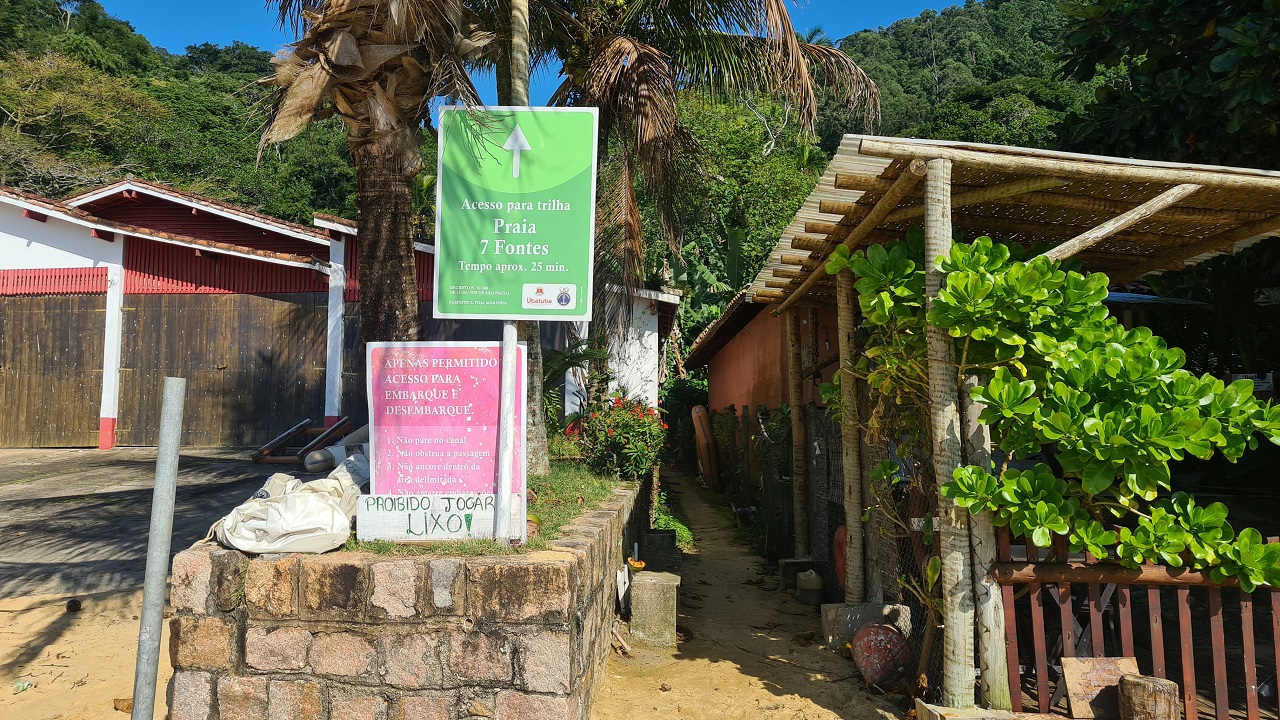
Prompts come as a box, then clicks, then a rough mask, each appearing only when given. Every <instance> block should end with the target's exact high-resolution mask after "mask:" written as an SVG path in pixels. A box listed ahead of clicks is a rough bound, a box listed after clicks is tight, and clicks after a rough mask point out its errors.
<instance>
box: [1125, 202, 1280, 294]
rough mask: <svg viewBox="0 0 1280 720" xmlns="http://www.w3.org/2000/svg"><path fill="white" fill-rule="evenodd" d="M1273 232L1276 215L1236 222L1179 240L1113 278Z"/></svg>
mask: <svg viewBox="0 0 1280 720" xmlns="http://www.w3.org/2000/svg"><path fill="white" fill-rule="evenodd" d="M1277 232H1280V216H1273V217H1269V218H1264V219H1262V220H1255V221H1253V222H1250V223H1246V224H1244V225H1240V226H1239V227H1234V228H1231V229H1229V230H1225V231H1223V232H1220V233H1214V234H1213V235H1211V236H1210V237H1207V238H1205V239H1203V240H1197V241H1194V242H1191V243H1187V244H1183V245H1181V246H1179V247H1176V248H1174V249H1172V250H1170V251H1169V252H1167V253H1163V254H1161V255H1157V256H1155V257H1153V258H1151V259H1150V260H1145V261H1143V262H1140V263H1138V264H1137V265H1135V266H1133V267H1131V268H1129V269H1127V270H1126V271H1125V272H1122V273H1118V274H1117V277H1118V280H1117V282H1128V281H1130V280H1136V279H1138V278H1140V277H1142V276H1143V275H1146V274H1147V273H1149V272H1154V271H1156V270H1176V269H1178V268H1179V267H1180V265H1181V263H1182V262H1183V261H1185V260H1189V259H1191V258H1193V257H1196V256H1199V255H1204V254H1206V253H1215V252H1227V251H1229V250H1231V249H1232V248H1233V247H1235V245H1236V243H1239V242H1243V241H1245V240H1250V239H1252V238H1255V237H1258V236H1261V235H1270V234H1273V233H1277Z"/></svg>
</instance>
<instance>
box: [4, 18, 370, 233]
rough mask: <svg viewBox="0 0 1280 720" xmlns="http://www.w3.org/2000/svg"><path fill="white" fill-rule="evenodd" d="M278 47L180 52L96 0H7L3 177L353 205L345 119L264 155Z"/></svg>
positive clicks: (307, 213)
mask: <svg viewBox="0 0 1280 720" xmlns="http://www.w3.org/2000/svg"><path fill="white" fill-rule="evenodd" d="M193 11H194V10H193ZM270 58H271V54H270V53H268V52H265V51H262V50H259V49H258V48H254V47H251V46H249V45H245V44H243V43H235V44H233V45H231V46H228V47H219V46H216V45H210V44H207V43H206V44H201V45H193V46H191V47H188V48H187V52H186V53H185V54H182V55H173V54H170V53H168V52H165V51H164V50H162V49H159V48H155V47H153V46H152V45H151V43H149V42H148V41H147V39H146V38H144V37H143V36H141V35H139V34H137V33H135V32H134V31H133V28H132V27H131V26H130V25H129V24H128V23H127V22H123V21H121V20H118V19H115V18H112V17H110V16H109V15H108V14H107V13H106V12H105V11H104V10H103V8H102V6H100V5H99V4H98V3H96V2H63V3H61V4H59V3H57V2H54V0H0V122H2V125H0V183H3V184H8V185H13V186H17V187H20V188H23V189H26V190H30V191H33V192H38V193H43V194H46V195H52V196H55V197H56V196H60V195H63V194H66V193H68V192H70V191H72V190H75V189H78V188H83V187H85V186H90V185H95V184H98V183H101V182H104V181H106V180H109V179H111V178H115V177H119V176H121V175H123V174H125V173H134V174H136V175H138V176H141V177H146V178H149V179H153V180H160V181H163V182H168V183H172V184H175V185H179V186H181V187H185V188H188V189H191V190H195V191H197V192H204V193H208V194H211V195H215V196H218V197H221V198H225V199H228V200H231V201H234V202H238V203H243V204H246V205H250V206H253V207H257V208H259V209H261V210H263V211H264V212H267V213H269V214H272V215H277V216H279V217H283V218H287V219H291V220H299V221H309V220H310V217H311V213H312V211H313V210H320V211H324V212H330V213H337V214H342V215H348V216H351V215H352V213H353V212H354V210H355V208H354V205H353V197H354V176H353V173H352V171H351V168H350V163H349V162H348V160H347V155H346V152H347V150H346V142H345V133H344V132H343V131H342V129H341V127H340V126H339V124H338V123H337V121H332V122H329V123H324V124H321V125H319V126H317V127H315V128H313V129H312V130H311V131H310V132H308V133H307V134H305V135H304V136H303V137H301V138H298V140H297V141H295V142H293V143H290V144H289V145H288V146H286V147H283V148H279V149H272V150H271V151H269V152H268V153H267V154H265V155H264V156H263V157H262V159H261V162H260V163H259V162H258V158H257V155H258V133H259V130H260V127H261V124H262V122H263V118H264V114H263V109H262V108H261V107H260V106H259V102H260V100H261V99H262V96H263V93H262V91H261V90H260V89H259V88H258V86H257V85H256V81H257V80H258V79H259V78H260V77H262V76H263V75H266V74H268V73H270V71H271V65H270V62H269V61H270Z"/></svg>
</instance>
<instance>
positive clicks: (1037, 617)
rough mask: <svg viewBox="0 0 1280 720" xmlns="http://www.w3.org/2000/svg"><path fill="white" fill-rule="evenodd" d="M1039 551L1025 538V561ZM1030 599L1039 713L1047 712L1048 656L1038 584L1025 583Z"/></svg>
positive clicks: (1030, 559)
mask: <svg viewBox="0 0 1280 720" xmlns="http://www.w3.org/2000/svg"><path fill="white" fill-rule="evenodd" d="M1039 558H1040V549H1039V548H1037V547H1036V545H1035V543H1033V542H1031V539H1030V538H1027V561H1028V562H1030V563H1035V562H1036V561H1037V560H1039ZM1027 587H1028V589H1029V591H1030V599H1031V642H1032V644H1033V646H1034V650H1035V657H1036V702H1037V703H1038V705H1039V708H1040V712H1042V713H1047V712H1049V655H1048V652H1047V651H1046V649H1045V637H1044V607H1043V601H1044V598H1043V595H1042V593H1041V592H1040V583H1039V582H1030V583H1027Z"/></svg>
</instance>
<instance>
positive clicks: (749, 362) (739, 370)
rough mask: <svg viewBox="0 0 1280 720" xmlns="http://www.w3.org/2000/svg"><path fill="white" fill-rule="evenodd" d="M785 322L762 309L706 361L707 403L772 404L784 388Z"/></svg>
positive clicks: (722, 405) (716, 406) (718, 406)
mask: <svg viewBox="0 0 1280 720" xmlns="http://www.w3.org/2000/svg"><path fill="white" fill-rule="evenodd" d="M786 363H787V325H786V323H785V322H784V321H783V319H782V318H776V317H773V316H772V315H770V314H769V312H768V311H767V310H766V311H764V312H761V313H760V314H759V315H757V316H756V317H755V319H754V320H752V321H751V322H749V323H747V326H746V327H745V328H743V329H742V331H741V332H739V333H738V334H737V335H736V336H734V338H733V339H732V340H730V341H729V343H728V344H727V345H725V346H724V347H723V348H721V349H720V352H718V353H716V354H715V355H714V356H713V357H712V358H711V361H710V362H708V363H707V385H708V387H707V404H708V405H709V406H710V409H712V410H723V409H724V408H726V407H728V406H729V405H733V406H735V407H737V408H743V407H749V408H752V409H753V410H754V409H755V408H756V407H758V406H760V405H764V406H766V407H769V408H775V407H777V406H779V405H781V404H782V403H783V402H784V401H785V395H786V392H787V385H786V372H787V364H786Z"/></svg>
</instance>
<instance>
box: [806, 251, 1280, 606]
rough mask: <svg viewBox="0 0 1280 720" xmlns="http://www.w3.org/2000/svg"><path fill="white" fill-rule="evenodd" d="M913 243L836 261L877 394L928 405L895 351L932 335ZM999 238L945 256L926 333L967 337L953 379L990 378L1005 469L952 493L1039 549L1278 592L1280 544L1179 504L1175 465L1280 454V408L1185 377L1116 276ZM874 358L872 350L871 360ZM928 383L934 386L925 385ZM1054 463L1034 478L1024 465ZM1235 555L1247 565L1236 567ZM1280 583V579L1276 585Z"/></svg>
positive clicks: (949, 493) (978, 395) (913, 349)
mask: <svg viewBox="0 0 1280 720" xmlns="http://www.w3.org/2000/svg"><path fill="white" fill-rule="evenodd" d="M913 244H914V240H911V239H909V240H907V241H903V242H898V243H893V244H891V245H890V246H889V247H887V248H881V249H878V250H876V249H874V248H873V249H868V250H867V251H866V252H865V253H862V252H859V253H855V254H853V255H847V256H843V257H841V258H838V259H834V260H833V261H832V262H831V263H829V265H828V271H832V270H834V271H836V272H839V271H841V270H842V269H844V268H847V269H849V270H850V271H851V272H853V273H854V275H855V276H856V277H857V278H858V280H857V282H858V285H859V290H860V291H861V292H863V293H864V294H863V295H862V298H861V301H862V303H863V317H864V324H865V325H866V326H867V327H868V329H869V330H870V335H869V338H868V341H867V347H868V356H869V358H868V359H867V360H866V364H865V365H864V366H863V367H864V368H865V370H866V375H867V377H868V378H876V379H877V380H878V381H879V383H880V385H879V388H880V389H881V392H885V393H886V394H893V393H894V392H899V393H910V394H914V395H920V394H921V392H922V388H921V386H920V383H921V382H922V377H921V375H920V374H919V373H918V372H894V371H892V368H904V367H906V368H913V367H914V366H913V365H911V364H912V363H922V362H923V350H922V346H921V345H916V346H908V345H906V344H905V343H899V344H890V342H889V341H888V340H886V335H887V334H889V333H895V332H897V328H907V329H909V330H910V329H918V328H919V327H920V326H921V325H922V324H923V323H924V320H925V318H924V317H923V303H922V302H921V299H922V290H921V287H920V286H919V284H918V275H919V274H920V273H921V271H919V270H916V266H917V259H920V255H919V254H917V253H916V251H915V249H914V247H913ZM1020 254H1021V251H1020V250H1014V249H1013V248H1010V247H1006V246H1004V245H1002V244H1000V243H996V242H994V241H992V240H991V239H990V238H986V237H983V238H978V239H977V240H975V241H974V242H973V243H972V244H963V243H957V244H955V245H954V246H953V247H952V250H951V252H950V254H949V255H947V256H945V257H942V258H938V259H937V262H938V265H939V267H940V268H941V269H942V270H944V271H946V273H947V275H946V282H945V284H944V286H943V287H942V288H941V289H940V291H939V293H938V297H937V298H936V299H935V300H934V301H933V303H932V306H931V309H930V310H929V312H928V318H927V319H928V322H929V324H931V325H933V326H935V327H941V328H944V329H946V330H947V331H948V333H949V334H950V335H951V337H953V338H955V343H956V356H957V357H958V358H959V363H958V368H957V373H958V375H957V378H960V377H964V376H965V375H968V374H978V375H979V376H980V377H981V378H982V379H984V380H985V382H983V383H982V384H980V385H979V386H977V387H976V388H974V389H973V390H972V392H971V397H972V399H973V400H974V401H975V402H978V403H981V404H982V405H983V406H984V409H983V411H982V413H981V415H980V416H979V422H981V423H983V424H986V425H989V426H990V427H991V431H992V440H993V442H994V443H995V444H996V445H997V446H998V447H999V449H1000V450H1001V454H1002V456H1003V458H1004V460H1003V463H1002V466H1001V467H1000V468H998V469H997V468H984V467H976V466H968V467H962V468H959V469H958V470H957V471H956V473H955V476H954V478H953V479H952V481H951V482H949V483H947V484H946V485H944V486H943V489H942V493H943V495H944V496H946V497H948V498H951V499H952V500H954V501H955V502H956V504H957V505H959V506H961V507H965V508H968V509H969V510H970V511H971V512H981V511H984V510H989V511H991V512H992V513H993V515H994V522H995V523H996V524H998V525H1008V526H1009V527H1010V528H1011V529H1012V530H1013V531H1014V532H1015V533H1016V534H1019V535H1025V536H1026V537H1029V538H1031V539H1032V541H1034V542H1035V543H1036V545H1038V546H1040V547H1048V546H1049V545H1051V544H1052V541H1053V537H1054V536H1066V537H1068V538H1069V540H1070V543H1071V546H1072V548H1073V549H1075V550H1077V551H1078V550H1082V549H1087V550H1088V551H1089V552H1091V553H1094V554H1095V555H1097V556H1100V557H1103V556H1107V555H1108V554H1109V549H1110V548H1112V547H1114V549H1115V554H1116V556H1117V557H1118V558H1119V559H1120V561H1121V562H1123V563H1125V564H1127V565H1131V566H1136V565H1138V564H1140V563H1142V562H1145V561H1153V562H1159V563H1164V564H1167V565H1173V566H1182V565H1184V564H1185V565H1189V566H1190V567H1192V568H1195V569H1209V570H1213V571H1214V572H1215V573H1217V574H1218V576H1220V577H1223V576H1226V575H1231V576H1234V577H1237V578H1238V579H1239V580H1240V582H1241V584H1242V586H1244V587H1250V586H1251V584H1256V583H1259V582H1270V580H1269V579H1268V578H1272V577H1273V575H1269V574H1268V572H1269V571H1267V570H1266V566H1265V565H1264V563H1265V562H1266V561H1268V560H1270V559H1274V558H1280V545H1277V546H1275V547H1271V546H1267V545H1263V544H1261V542H1260V541H1259V542H1258V543H1253V542H1252V539H1253V538H1254V535H1256V531H1255V532H1254V533H1253V534H1250V535H1249V538H1250V540H1245V539H1244V537H1245V533H1243V532H1242V533H1241V534H1240V536H1239V537H1238V538H1237V537H1236V536H1235V533H1234V531H1233V530H1232V528H1231V526H1230V525H1229V524H1228V523H1227V522H1226V516H1227V510H1226V507H1225V506H1223V505H1222V504H1221V503H1214V504H1212V505H1208V506H1203V507H1202V506H1198V505H1196V503H1195V499H1194V498H1193V497H1192V496H1190V495H1187V494H1185V493H1173V494H1172V495H1169V494H1167V491H1168V490H1169V489H1170V487H1169V480H1170V470H1169V463H1170V462H1173V461H1177V460H1181V459H1183V458H1184V457H1186V456H1188V455H1190V456H1193V457H1197V458H1201V459H1207V458H1210V457H1213V456H1215V455H1219V456H1221V457H1223V458H1225V459H1226V460H1228V461H1231V462H1234V461H1236V460H1238V459H1239V458H1240V457H1241V456H1242V455H1243V454H1244V452H1245V451H1246V450H1248V449H1253V448H1256V447H1257V446H1258V443H1259V439H1260V438H1266V439H1268V440H1270V441H1271V442H1272V443H1275V444H1277V445H1280V407H1277V406H1273V405H1270V404H1263V403H1260V402H1258V401H1257V400H1255V399H1254V396H1253V388H1252V384H1251V383H1250V382H1248V381H1241V382H1236V383H1232V384H1227V383H1224V382H1223V381H1222V380H1219V379H1217V378H1215V377H1213V376H1211V375H1202V376H1199V377H1197V376H1196V375H1194V374H1192V373H1191V372H1189V371H1187V370H1185V369H1183V367H1182V366H1183V364H1184V363H1185V360H1186V358H1185V355H1184V354H1183V352H1182V351H1181V350H1179V349H1177V348H1170V347H1168V346H1167V345H1166V344H1165V342H1164V341H1163V340H1162V339H1160V338H1159V337H1157V336H1155V335H1153V334H1152V333H1151V331H1150V330H1148V329H1146V328H1135V329H1133V330H1125V329H1124V328H1123V327H1121V326H1120V324H1119V323H1118V322H1117V321H1116V320H1115V318H1112V317H1108V315H1107V312H1106V309H1105V306H1103V305H1102V300H1103V299H1104V298H1105V296H1106V292H1107V278H1106V276H1105V275H1102V274H1098V273H1094V274H1089V275H1082V274H1080V273H1078V272H1076V271H1074V270H1070V269H1066V268H1064V266H1063V265H1062V264H1061V263H1059V262H1057V261H1052V260H1048V259H1046V258H1044V257H1043V256H1036V257H1033V258H1031V259H1029V260H1018V259H1015V256H1017V255H1020ZM872 350H875V351H876V354H875V355H871V352H872ZM925 387H927V386H925ZM1046 456H1047V457H1051V458H1052V459H1053V461H1054V463H1055V464H1056V467H1060V468H1061V473H1060V474H1059V473H1057V472H1055V469H1054V466H1052V465H1051V464H1050V463H1046V462H1040V463H1036V464H1035V465H1034V466H1033V467H1031V468H1030V469H1026V470H1021V469H1017V468H1014V467H1010V463H1011V462H1012V461H1014V460H1022V459H1026V458H1031V457H1046ZM1235 558H1238V560H1236V559H1235ZM1274 577H1277V578H1280V576H1274Z"/></svg>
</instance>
